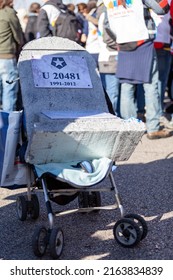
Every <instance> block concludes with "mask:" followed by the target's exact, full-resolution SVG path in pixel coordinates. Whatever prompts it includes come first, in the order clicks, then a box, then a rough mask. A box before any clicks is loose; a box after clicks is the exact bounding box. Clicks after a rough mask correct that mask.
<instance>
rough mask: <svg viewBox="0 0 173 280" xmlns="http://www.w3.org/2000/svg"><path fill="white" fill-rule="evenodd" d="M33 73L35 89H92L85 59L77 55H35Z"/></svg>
mask: <svg viewBox="0 0 173 280" xmlns="http://www.w3.org/2000/svg"><path fill="white" fill-rule="evenodd" d="M31 63H32V72H33V79H34V85H35V87H41V88H92V87H93V86H92V83H91V78H90V74H89V70H88V66H87V62H86V59H85V57H83V56H77V55H61V54H52V55H43V56H41V55H40V56H39V55H33V56H32V60H31Z"/></svg>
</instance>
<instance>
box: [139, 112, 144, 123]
mask: <svg viewBox="0 0 173 280" xmlns="http://www.w3.org/2000/svg"><path fill="white" fill-rule="evenodd" d="M137 119H138V120H141V121H142V122H144V123H146V117H145V114H144V113H138V114H137Z"/></svg>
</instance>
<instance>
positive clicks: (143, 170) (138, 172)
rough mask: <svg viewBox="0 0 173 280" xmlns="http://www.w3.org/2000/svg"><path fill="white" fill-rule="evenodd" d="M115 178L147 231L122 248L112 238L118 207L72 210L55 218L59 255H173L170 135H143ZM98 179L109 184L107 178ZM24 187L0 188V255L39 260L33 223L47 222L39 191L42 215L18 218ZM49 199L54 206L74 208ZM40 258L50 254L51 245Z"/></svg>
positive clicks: (106, 200)
mask: <svg viewBox="0 0 173 280" xmlns="http://www.w3.org/2000/svg"><path fill="white" fill-rule="evenodd" d="M117 166H118V168H117V170H116V171H115V172H114V179H115V182H116V186H117V188H118V190H119V193H120V196H121V199H122V203H123V207H124V210H125V214H129V213H135V214H139V215H141V216H142V217H144V219H145V220H146V221H147V225H148V234H147V236H146V238H145V239H143V240H142V241H141V242H140V243H139V244H138V245H137V246H135V247H134V248H124V247H122V246H120V245H119V244H118V243H117V242H116V241H115V239H114V236H113V227H114V224H115V223H116V222H117V221H118V220H119V219H120V211H119V209H115V210H109V211H107V210H101V211H100V212H98V213H88V214H82V213H73V214H69V215H65V216H60V217H56V218H55V225H56V226H57V227H61V228H62V230H63V232H64V239H65V242H64V249H63V253H62V255H61V257H60V259H61V260H173V237H172V231H173V137H170V138H166V139H159V140H148V139H147V137H146V135H144V136H143V137H142V139H141V142H140V143H139V144H138V146H137V147H136V149H135V151H134V152H133V154H132V155H131V157H130V159H129V160H128V161H124V162H119V163H118V164H117ZM102 185H104V186H108V185H110V182H109V179H108V178H107V179H105V180H104V181H103V182H102ZM25 193H26V189H25V188H21V189H18V190H8V189H4V188H1V189H0V259H1V260H36V259H37V260H38V259H39V258H38V257H36V256H35V255H34V253H33V250H32V236H33V232H34V229H35V227H36V226H38V225H45V226H46V227H48V219H47V214H46V206H45V202H44V198H43V193H42V192H38V193H37V195H38V198H39V202H40V216H39V218H38V219H37V220H31V219H27V220H26V221H23V222H22V221H20V220H19V219H18V217H17V214H16V198H17V196H18V195H19V194H25ZM101 199H102V205H108V204H111V203H112V201H113V197H112V192H111V193H110V192H108V193H107V192H102V193H101ZM77 205H78V201H77V199H76V200H74V201H73V202H71V203H69V204H68V205H67V206H59V205H57V204H55V203H52V207H53V209H54V210H58V211H62V210H65V209H73V208H75V207H76V206H77ZM40 259H44V260H45V259H47V260H49V259H50V254H49V249H47V251H46V253H45V255H44V256H43V257H42V258H40Z"/></svg>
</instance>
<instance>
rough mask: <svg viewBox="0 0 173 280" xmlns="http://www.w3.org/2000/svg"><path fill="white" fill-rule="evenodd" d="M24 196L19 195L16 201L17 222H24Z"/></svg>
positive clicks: (25, 206) (25, 205) (25, 214)
mask: <svg viewBox="0 0 173 280" xmlns="http://www.w3.org/2000/svg"><path fill="white" fill-rule="evenodd" d="M27 202H28V201H27V200H26V198H25V196H24V195H20V196H18V197H17V200H16V209H17V216H18V218H19V220H21V221H25V220H26V218H27V213H28V204H27Z"/></svg>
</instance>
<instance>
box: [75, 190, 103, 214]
mask: <svg viewBox="0 0 173 280" xmlns="http://www.w3.org/2000/svg"><path fill="white" fill-rule="evenodd" d="M78 203H79V208H90V207H99V206H101V196H100V192H91V193H89V192H80V193H79V196H78ZM98 211H99V210H94V212H98Z"/></svg>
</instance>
